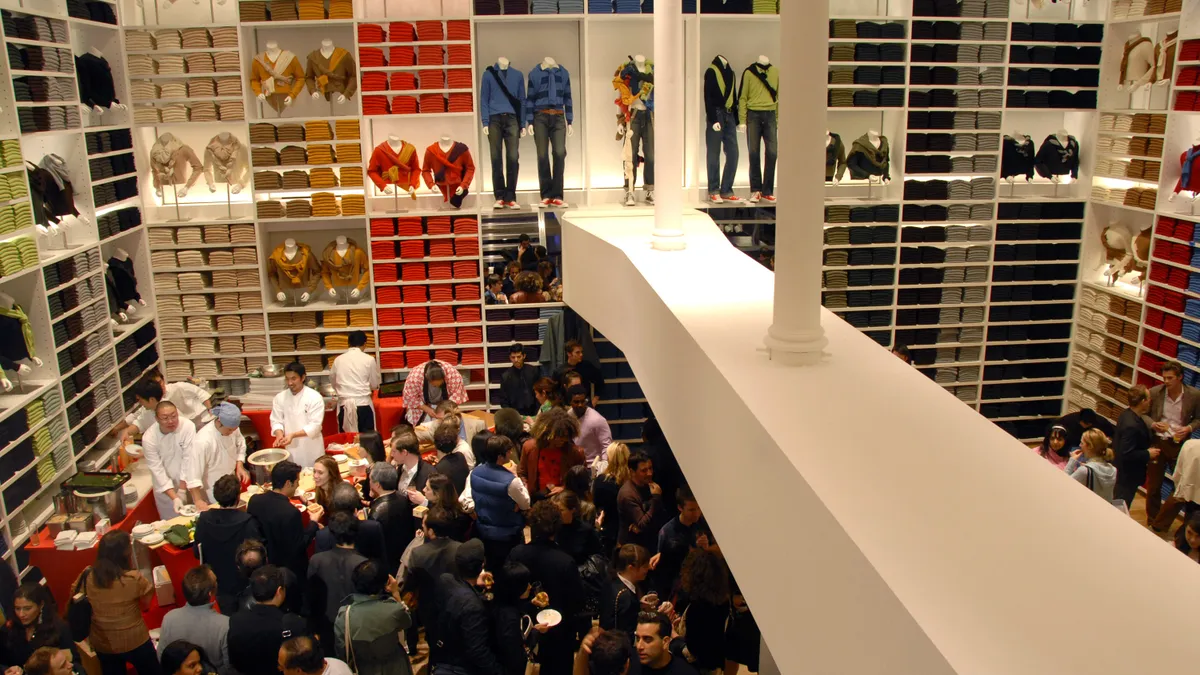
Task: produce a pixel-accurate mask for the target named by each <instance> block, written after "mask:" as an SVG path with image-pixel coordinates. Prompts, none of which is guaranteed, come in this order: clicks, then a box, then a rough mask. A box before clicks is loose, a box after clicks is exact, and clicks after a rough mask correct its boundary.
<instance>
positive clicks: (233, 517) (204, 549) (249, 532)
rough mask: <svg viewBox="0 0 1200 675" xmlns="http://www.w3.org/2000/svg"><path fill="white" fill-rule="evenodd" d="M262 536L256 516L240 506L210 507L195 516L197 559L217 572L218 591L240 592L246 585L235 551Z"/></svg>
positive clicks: (194, 548)
mask: <svg viewBox="0 0 1200 675" xmlns="http://www.w3.org/2000/svg"><path fill="white" fill-rule="evenodd" d="M262 538H263V535H262V532H261V530H259V527H258V521H256V520H255V519H254V516H252V515H250V514H249V513H246V512H245V511H241V510H238V509H209V510H207V511H205V512H203V513H201V514H200V515H199V516H198V517H197V518H196V539H195V542H196V545H195V546H193V547H192V549H193V552H194V553H195V554H196V558H198V559H200V560H202V561H204V563H206V564H207V565H209V566H210V567H212V569H213V572H214V573H215V574H216V575H217V591H218V592H219V593H220V594H222V595H237V594H239V593H241V592H242V590H243V589H244V588H245V587H246V580H245V579H243V578H242V575H241V573H239V572H238V567H237V560H235V559H234V554H235V553H236V552H237V548H238V546H241V545H242V542H244V541H246V540H248V539H258V540H259V541H261V540H262Z"/></svg>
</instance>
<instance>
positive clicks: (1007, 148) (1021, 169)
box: [1000, 135, 1033, 180]
mask: <svg viewBox="0 0 1200 675" xmlns="http://www.w3.org/2000/svg"><path fill="white" fill-rule="evenodd" d="M1011 176H1025V179H1026V180H1033V139H1032V138H1030V137H1028V136H1025V135H1022V136H1021V137H1020V138H1015V137H1013V136H1005V137H1004V150H1003V153H1002V154H1001V155H1000V177H1001V178H1009V177H1011Z"/></svg>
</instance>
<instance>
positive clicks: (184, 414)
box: [121, 373, 212, 440]
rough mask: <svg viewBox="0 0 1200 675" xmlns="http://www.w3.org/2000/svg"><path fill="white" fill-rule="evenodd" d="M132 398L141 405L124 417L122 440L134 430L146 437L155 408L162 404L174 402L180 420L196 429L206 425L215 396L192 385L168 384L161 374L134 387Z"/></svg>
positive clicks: (151, 423)
mask: <svg viewBox="0 0 1200 675" xmlns="http://www.w3.org/2000/svg"><path fill="white" fill-rule="evenodd" d="M133 395H134V398H136V399H137V402H138V405H137V407H136V408H135V409H134V410H133V411H131V412H130V413H129V414H128V415H126V416H125V424H126V426H125V427H124V428H122V429H121V438H122V440H123V439H124V438H125V436H126V435H128V434H130V433H133V431H134V430H135V429H136V430H137V431H138V432H139V433H143V434H144V433H146V430H147V429H149V428H150V427H152V426H154V423H155V419H154V416H155V408H156V407H157V406H158V404H159V403H160V402H162V401H170V402H171V403H174V404H175V408H176V409H177V410H179V417H180V418H181V419H185V420H191V421H192V423H193V424H194V425H195V426H196V428H200V426H201V425H202V424H203V423H204V416H205V415H206V414H207V413H208V408H209V406H210V405H211V403H210V402H209V398H210V397H211V396H212V394H210V393H209V392H207V391H205V390H204V389H202V388H200V387H197V386H196V385H194V384H192V383H191V382H172V383H170V384H167V383H166V382H165V381H163V379H162V375H159V374H158V373H155V374H154V375H151V376H150V377H147V378H146V379H144V380H142V381H141V382H138V383H137V384H136V385H134V387H133Z"/></svg>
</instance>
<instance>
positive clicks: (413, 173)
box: [367, 141, 428, 190]
mask: <svg viewBox="0 0 1200 675" xmlns="http://www.w3.org/2000/svg"><path fill="white" fill-rule="evenodd" d="M426 156H428V153H426ZM367 175H368V176H370V177H371V182H373V183H375V187H377V188H379V189H380V190H382V189H383V187H384V186H385V185H398V186H400V188H401V189H404V190H408V189H409V188H412V189H414V190H415V189H417V188H418V187H420V186H421V165H420V164H419V163H418V162H417V148H416V147H415V146H413V144H411V143H409V142H408V141H400V152H396V151H395V150H393V149H392V146H390V145H388V143H387V141H384V142H383V143H380V144H379V145H378V146H376V147H375V149H374V150H373V151H372V152H371V161H370V163H368V164H367Z"/></svg>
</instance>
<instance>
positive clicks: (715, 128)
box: [712, 54, 767, 131]
mask: <svg viewBox="0 0 1200 675" xmlns="http://www.w3.org/2000/svg"><path fill="white" fill-rule="evenodd" d="M717 58H718V59H721V66H723V67H725V68H728V67H729V62H728V61H726V60H725V57H724V56H721V55H720V54H717ZM758 58H760V59H765V58H767V57H765V56H760V57H758ZM712 130H713V131H720V130H721V123H720V122H713V125H712ZM745 130H746V125H744V124H742V125H739V126H738V131H745Z"/></svg>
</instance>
